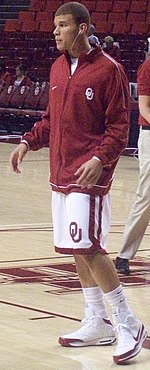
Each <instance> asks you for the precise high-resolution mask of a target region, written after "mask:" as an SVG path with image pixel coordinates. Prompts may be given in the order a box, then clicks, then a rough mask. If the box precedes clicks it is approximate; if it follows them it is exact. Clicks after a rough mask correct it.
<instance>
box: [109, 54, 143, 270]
mask: <svg viewBox="0 0 150 370" xmlns="http://www.w3.org/2000/svg"><path fill="white" fill-rule="evenodd" d="M149 76H150V58H148V59H147V60H146V61H145V62H144V63H143V64H142V65H141V66H140V67H139V70H138V75H137V86H138V95H139V112H140V115H139V125H140V133H139V140H138V153H139V182H138V187H137V191H136V198H135V202H134V204H133V206H132V208H131V211H130V214H129V217H128V219H127V222H126V225H125V229H124V234H123V244H122V248H121V250H120V252H119V256H118V257H117V259H116V268H117V270H118V272H120V273H122V274H125V275H129V274H130V268H129V260H130V259H132V258H133V257H134V256H135V254H136V252H137V250H138V248H139V246H140V243H141V241H142V239H143V236H144V233H145V230H146V228H147V226H148V223H149V220H150V79H149Z"/></svg>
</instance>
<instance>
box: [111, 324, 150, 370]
mask: <svg viewBox="0 0 150 370" xmlns="http://www.w3.org/2000/svg"><path fill="white" fill-rule="evenodd" d="M147 335H148V333H147V330H146V329H145V327H144V325H143V324H142V327H141V331H140V335H139V340H138V341H137V343H136V344H135V347H134V348H133V349H132V350H130V351H128V352H126V353H123V354H122V355H120V356H113V360H114V362H115V363H116V364H125V363H126V362H127V361H128V360H130V359H131V358H133V357H135V356H137V355H138V353H139V352H140V351H141V349H142V344H143V342H144V340H145V339H146V337H147Z"/></svg>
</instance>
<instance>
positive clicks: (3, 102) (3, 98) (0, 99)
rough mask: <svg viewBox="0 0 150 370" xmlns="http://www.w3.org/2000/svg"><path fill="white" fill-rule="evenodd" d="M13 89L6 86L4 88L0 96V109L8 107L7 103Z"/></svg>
mask: <svg viewBox="0 0 150 370" xmlns="http://www.w3.org/2000/svg"><path fill="white" fill-rule="evenodd" d="M14 89H15V87H14V86H7V85H5V86H4V88H3V90H2V91H1V94H0V107H2V108H7V107H9V102H10V99H11V96H12V94H13V92H14Z"/></svg>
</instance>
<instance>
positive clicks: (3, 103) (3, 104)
mask: <svg viewBox="0 0 150 370" xmlns="http://www.w3.org/2000/svg"><path fill="white" fill-rule="evenodd" d="M48 97H49V83H48V82H46V81H44V82H43V83H42V84H41V85H36V84H34V85H33V86H31V87H28V86H22V87H15V86H12V85H11V86H7V85H6V86H4V88H2V87H1V88H0V131H1V133H2V132H6V133H11V134H12V133H14V132H17V133H23V132H25V131H26V130H27V128H29V129H30V128H31V127H32V126H33V124H34V122H36V121H37V120H38V119H40V118H41V117H42V115H43V114H44V112H45V110H46V108H47V105H48ZM28 126H29V127H28Z"/></svg>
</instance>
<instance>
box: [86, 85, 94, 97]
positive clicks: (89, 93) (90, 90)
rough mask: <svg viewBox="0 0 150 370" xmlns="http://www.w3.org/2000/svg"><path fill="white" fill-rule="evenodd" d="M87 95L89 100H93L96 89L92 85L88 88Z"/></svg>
mask: <svg viewBox="0 0 150 370" xmlns="http://www.w3.org/2000/svg"><path fill="white" fill-rule="evenodd" d="M85 95H86V97H87V99H88V100H92V99H93V96H94V91H93V90H92V88H91V87H88V88H87V89H86V92H85Z"/></svg>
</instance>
